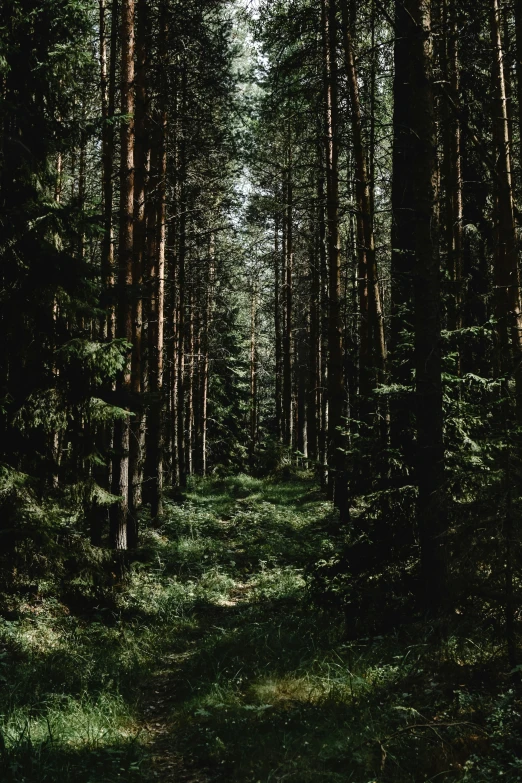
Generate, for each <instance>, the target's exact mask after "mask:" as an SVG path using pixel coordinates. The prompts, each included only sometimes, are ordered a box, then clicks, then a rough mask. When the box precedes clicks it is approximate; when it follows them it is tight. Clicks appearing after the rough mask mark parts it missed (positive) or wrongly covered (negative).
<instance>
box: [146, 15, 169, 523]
mask: <svg viewBox="0 0 522 783" xmlns="http://www.w3.org/2000/svg"><path fill="white" fill-rule="evenodd" d="M166 40H167V20H166V8H165V3H163V4H162V7H161V19H160V62H161V67H162V73H163V74H164V73H165V69H166V67H167V63H166V56H167V53H166ZM166 89H167V85H166V82H165V78H164V77H163V78H162V79H161V82H160V95H159V99H158V102H159V107H158V111H157V113H156V115H155V118H154V119H155V122H154V126H155V128H156V132H155V134H154V136H153V139H154V149H153V151H152V154H151V177H150V187H149V190H150V196H149V198H150V201H151V205H150V207H149V218H148V221H147V223H148V225H147V232H148V234H149V237H148V253H147V255H148V265H149V273H148V278H149V280H148V285H149V290H150V303H149V316H148V346H149V347H148V354H149V357H148V378H149V383H148V394H149V399H150V405H149V408H148V412H147V487H148V489H147V501H148V502H149V503H150V509H151V516H152V518H153V519H157V518H158V517H160V516H161V514H162V494H163V450H164V433H163V426H162V425H163V393H162V392H163V341H164V305H165V247H166V175H167V113H166V110H165V103H166V99H167V95H166Z"/></svg>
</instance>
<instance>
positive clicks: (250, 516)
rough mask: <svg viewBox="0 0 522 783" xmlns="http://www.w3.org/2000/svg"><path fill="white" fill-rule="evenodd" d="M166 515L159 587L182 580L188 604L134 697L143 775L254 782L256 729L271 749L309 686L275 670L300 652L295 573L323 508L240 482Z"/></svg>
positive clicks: (299, 583)
mask: <svg viewBox="0 0 522 783" xmlns="http://www.w3.org/2000/svg"><path fill="white" fill-rule="evenodd" d="M171 511H172V513H173V514H174V516H175V517H176V518H175V520H174V527H176V535H175V536H174V537H173V538H170V536H172V535H173V533H172V528H171V529H170V531H169V530H165V531H164V534H165V549H166V551H167V552H168V554H166V559H168V557H169V556H170V557H172V562H171V564H170V567H169V568H168V569H167V571H169V573H170V574H171V576H166V575H164V576H163V589H164V590H166V591H168V589H169V582H171V584H172V583H175V584H178V582H182V583H183V584H184V585H185V588H188V589H189V590H193V591H194V592H195V593H196V594H197V599H196V601H195V603H194V605H193V606H192V608H191V610H190V611H189V612H188V614H187V616H186V617H185V621H186V622H185V625H184V627H183V628H182V629H181V630H179V632H178V633H177V634H174V635H173V636H172V637H171V643H172V646H168V645H167V648H166V649H165V650H164V651H163V653H162V655H161V656H159V657H158V660H157V662H156V667H155V670H154V672H153V673H152V675H151V677H150V678H149V680H148V681H147V683H146V685H145V686H144V687H143V689H142V691H141V694H140V713H141V715H142V726H143V731H144V733H145V734H146V736H147V738H148V740H147V746H148V751H149V753H150V758H151V762H150V764H148V769H147V771H146V779H147V780H151V781H152V780H161V781H165V782H166V783H169V782H170V781H182V782H183V783H210V781H213V780H231V779H236V778H235V777H234V776H235V775H236V774H237V772H238V768H239V769H241V772H240V773H239V774H240V776H239V777H238V778H237V779H239V780H240V779H244V780H249V779H252V780H254V779H256V780H257V779H258V778H257V777H256V774H257V772H255V767H256V766H257V764H256V759H255V756H256V755H257V754H256V753H255V752H254V758H251V759H250V762H251V763H250V762H249V758H248V757H249V755H250V754H251V753H252V749H253V745H254V744H255V742H256V736H257V735H258V734H259V732H260V731H261V733H262V732H263V730H266V729H267V728H268V729H269V734H270V735H272V734H273V735H274V736H273V737H272V738H271V739H270V744H273V741H274V739H275V737H276V736H277V737H278V740H277V741H278V743H279V744H280V743H281V736H280V735H279V724H280V723H281V719H282V718H283V717H284V720H282V724H283V726H284V725H286V724H287V716H288V711H289V710H290V711H291V708H292V705H295V704H299V703H300V702H301V701H302V700H303V699H305V701H306V700H309V699H310V698H311V692H312V691H313V690H314V688H313V686H312V685H311V683H309V684H308V685H307V686H306V695H305V694H304V693H303V692H302V691H303V683H301V682H299V681H298V680H296V681H295V682H294V681H292V678H289V677H287V676H286V675H285V674H284V671H285V670H286V669H287V668H288V664H289V663H290V660H289V657H292V649H293V651H294V654H295V652H296V649H295V648H296V643H297V645H298V647H299V646H301V647H302V648H304V649H302V650H301V651H300V653H299V656H300V657H302V656H303V654H306V653H305V651H306V646H307V645H306V642H304V643H303V640H304V639H306V637H307V634H304V635H303V636H301V634H300V633H299V630H298V629H299V626H300V625H301V624H302V621H303V618H301V617H299V614H300V612H301V611H302V607H301V606H300V604H301V602H302V600H303V594H304V584H305V583H304V580H303V568H304V566H305V565H306V563H307V561H309V559H310V555H311V553H312V551H313V550H314V549H317V548H318V546H319V539H320V530H321V523H322V521H324V518H325V517H328V514H329V506H328V504H326V503H325V502H324V501H323V500H322V499H321V498H320V496H319V495H318V493H317V490H316V488H315V486H314V485H313V484H312V483H310V482H309V481H306V482H302V481H301V482H295V484H294V485H292V484H285V485H282V484H281V485H277V484H273V485H272V486H270V485H266V484H265V485H263V484H262V483H261V482H256V481H255V480H246V479H242V480H240V481H238V482H237V483H236V485H234V484H233V483H232V485H231V484H230V482H229V483H228V484H227V486H226V492H223V489H221V490H220V488H219V487H218V489H217V491H216V488H215V487H214V488H213V491H211V492H209V494H208V496H205V493H203V494H199V495H197V496H193V497H191V499H190V501H189V503H188V505H185V506H183V507H182V508H181V509H179V508H178V509H176V508H174V507H173V508H172V509H171ZM180 512H184V518H183V515H182V513H180ZM180 522H181V523H182V527H183V530H181V531H180V529H179V523H180ZM195 551H198V552H199V557H200V563H196V562H195V561H194V560H193V559H192V554H193V553H194V552H195ZM181 553H183V554H181ZM174 562H175V567H176V570H177V573H176V574H175V575H174V574H172V571H173V570H174ZM201 562H203V564H205V568H203V570H202V569H201ZM288 634H290V636H291V637H292V642H293V644H292V643H291V644H290V645H288V647H287V643H286V641H288ZM309 652H311V651H308V653H309ZM285 659H286V660H285ZM281 711H282V712H281ZM280 712H281V714H279V715H278V713H280ZM268 716H269V717H268ZM272 723H273V724H274V725H273V726H272ZM240 734H241V735H242V736H243V742H244V745H245V746H244V748H243V749H242V750H243V752H241V754H240V758H238V757H237V752H238V750H241V748H238V747H236V743H237V739H238V737H239V735H240ZM232 750H233V752H231V751H232ZM282 750H283V752H285V750H286V749H285V747H284V740H283V747H282ZM245 764H246V765H247V766H249V765H250V766H252V769H251V770H250V769H249V770H246V769H244V766H245ZM144 771H145V770H144ZM242 776H245V777H242ZM251 776H252V777H251Z"/></svg>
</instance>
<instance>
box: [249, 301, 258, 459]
mask: <svg viewBox="0 0 522 783" xmlns="http://www.w3.org/2000/svg"><path fill="white" fill-rule="evenodd" d="M256 331H257V287H256V286H254V288H253V289H252V294H251V300H250V467H251V468H253V467H254V460H255V455H256V446H257V342H256Z"/></svg>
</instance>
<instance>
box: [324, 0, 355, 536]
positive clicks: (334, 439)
mask: <svg viewBox="0 0 522 783" xmlns="http://www.w3.org/2000/svg"><path fill="white" fill-rule="evenodd" d="M322 23H323V50H324V106H325V149H326V215H327V222H326V236H327V255H328V304H329V306H328V491H329V496H330V497H331V499H332V500H333V501H334V504H335V505H336V506H337V508H339V511H340V514H341V521H342V522H345V521H347V520H348V519H349V508H348V493H347V476H346V471H345V457H344V447H345V436H344V434H343V429H345V428H346V424H345V422H344V421H343V415H344V409H345V404H346V399H345V397H346V394H345V388H344V372H343V346H342V318H341V254H340V237H339V166H338V163H339V140H338V135H337V134H338V97H337V74H336V70H337V67H336V65H337V40H336V39H337V35H336V11H335V0H322Z"/></svg>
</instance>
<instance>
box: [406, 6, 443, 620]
mask: <svg viewBox="0 0 522 783" xmlns="http://www.w3.org/2000/svg"><path fill="white" fill-rule="evenodd" d="M413 11H414V21H415V23H416V26H417V27H416V31H415V35H414V38H413V41H412V48H411V61H412V88H413V91H412V97H413V102H412V112H411V127H412V132H413V137H414V139H415V144H414V156H415V157H414V168H413V172H414V174H413V195H414V199H415V201H414V204H415V211H414V223H413V228H414V231H413V234H414V240H415V278H414V290H415V394H416V422H417V483H418V509H417V514H418V526H419V538H420V556H421V577H422V596H421V599H422V602H423V605H424V607H425V608H426V609H427V610H436V609H437V608H438V607H439V606H440V605H441V604H442V603H443V602H444V599H445V590H446V556H445V539H444V536H445V532H446V520H445V504H444V498H443V483H444V446H443V438H442V432H443V413H442V377H441V345H440V340H441V334H440V332H441V326H440V285H439V273H440V269H439V254H438V246H437V146H436V144H437V141H436V139H437V136H436V116H435V101H434V95H433V84H432V41H431V15H430V11H431V2H430V0H415V3H414V8H413Z"/></svg>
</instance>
